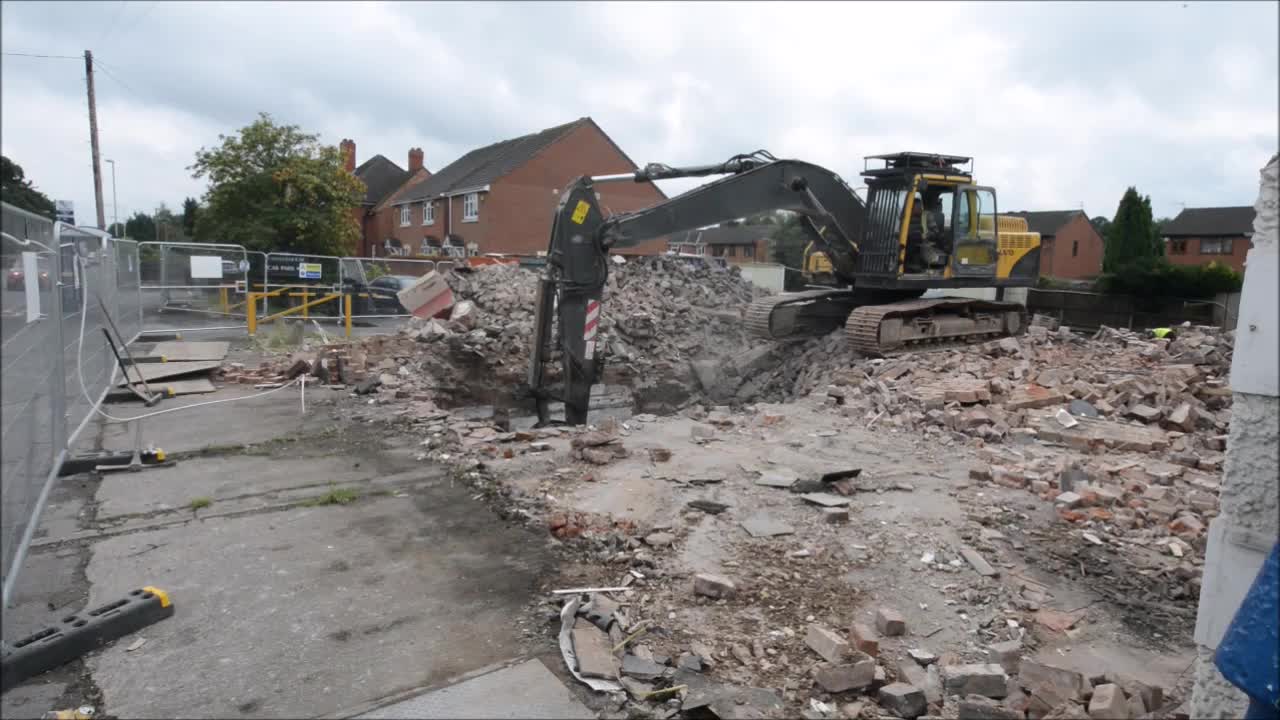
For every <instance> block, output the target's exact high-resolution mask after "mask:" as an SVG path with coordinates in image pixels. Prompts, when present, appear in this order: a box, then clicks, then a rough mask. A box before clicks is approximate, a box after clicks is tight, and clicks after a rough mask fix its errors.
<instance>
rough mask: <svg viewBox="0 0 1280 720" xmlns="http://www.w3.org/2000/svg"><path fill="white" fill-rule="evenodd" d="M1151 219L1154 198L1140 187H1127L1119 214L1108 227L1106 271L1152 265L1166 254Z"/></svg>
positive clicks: (1104, 267)
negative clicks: (1139, 189)
mask: <svg viewBox="0 0 1280 720" xmlns="http://www.w3.org/2000/svg"><path fill="white" fill-rule="evenodd" d="M1159 246H1160V243H1159V236H1158V235H1157V234H1156V227H1155V224H1154V223H1153V222H1152V220H1151V198H1150V197H1147V196H1143V195H1140V194H1138V190H1137V189H1136V188H1133V187H1130V188H1129V189H1128V190H1125V193H1124V197H1122V198H1120V205H1119V207H1117V208H1116V216H1115V218H1114V219H1113V220H1112V221H1111V226H1110V227H1108V228H1107V236H1106V243H1105V248H1104V249H1103V255H1102V270H1103V272H1109V273H1113V272H1119V271H1120V270H1121V269H1122V268H1125V267H1129V266H1141V265H1150V264H1151V263H1152V261H1154V260H1155V259H1156V258H1159V257H1161V256H1163V255H1164V252H1163V248H1161V247H1159Z"/></svg>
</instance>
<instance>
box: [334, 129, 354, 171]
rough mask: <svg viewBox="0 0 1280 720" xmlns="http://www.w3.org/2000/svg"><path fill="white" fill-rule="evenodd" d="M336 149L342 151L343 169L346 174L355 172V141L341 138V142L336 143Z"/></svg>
mask: <svg viewBox="0 0 1280 720" xmlns="http://www.w3.org/2000/svg"><path fill="white" fill-rule="evenodd" d="M338 149H339V150H341V151H342V165H343V167H345V168H346V169H347V172H349V173H353V172H355V171H356V141H355V140H350V139H347V138H343V139H342V142H340V143H338Z"/></svg>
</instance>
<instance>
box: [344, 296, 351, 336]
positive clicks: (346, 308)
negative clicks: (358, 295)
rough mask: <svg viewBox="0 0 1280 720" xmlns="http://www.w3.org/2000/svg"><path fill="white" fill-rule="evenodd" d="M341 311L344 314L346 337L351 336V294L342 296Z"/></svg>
mask: <svg viewBox="0 0 1280 720" xmlns="http://www.w3.org/2000/svg"><path fill="white" fill-rule="evenodd" d="M342 305H343V313H344V314H345V315H346V325H347V337H348V338H350V337H351V295H350V294H347V295H343V296H342Z"/></svg>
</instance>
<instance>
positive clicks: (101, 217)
mask: <svg viewBox="0 0 1280 720" xmlns="http://www.w3.org/2000/svg"><path fill="white" fill-rule="evenodd" d="M84 76H85V80H86V81H87V82H88V85H89V144H90V146H91V147H92V148H93V199H94V201H95V202H96V203H97V205H98V229H99V230H106V229H107V215H106V212H105V211H104V210H103V208H102V163H101V162H100V161H99V159H98V103H97V101H96V99H95V98H94V94H93V53H92V52H90V51H88V50H85V51H84Z"/></svg>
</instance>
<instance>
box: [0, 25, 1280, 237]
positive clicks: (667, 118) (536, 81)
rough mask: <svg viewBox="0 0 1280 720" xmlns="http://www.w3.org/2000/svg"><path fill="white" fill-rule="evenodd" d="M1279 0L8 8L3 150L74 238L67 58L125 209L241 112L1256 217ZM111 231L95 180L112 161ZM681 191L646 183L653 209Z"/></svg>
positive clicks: (181, 171)
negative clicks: (746, 157)
mask: <svg viewBox="0 0 1280 720" xmlns="http://www.w3.org/2000/svg"><path fill="white" fill-rule="evenodd" d="M1277 8H1278V4H1277V3H1275V2H1257V3H1218V2H1185V3H1184V2H1171V3H1167V2H1142V3H1134V4H1121V3H1110V2H1107V3H1102V2H1099V3H1080V4H1075V3H1030V4H1025V5H1024V4H1014V3H992V4H973V5H970V4H963V3H952V2H947V3H941V4H926V3H917V2H904V3H889V4H876V3H835V2H823V3H816V4H801V3H786V4H783V3H778V4H773V3H763V2H744V3H732V2H719V3H707V4H693V3H683V2H681V3H669V4H650V3H640V2H629V3H617V4H605V3H580V4H575V3H555V4H539V3H532V2H530V3H526V2H521V3H510V4H505V3H474V4H473V3H461V2H449V3H442V4H433V3H404V4H374V3H363V2H362V3H337V2H326V3H316V4H310V3H295V2H280V3H267V2H253V3H243V4H242V3H232V2H217V3H197V2H181V3H176V2H154V1H144V2H121V3H117V2H93V3H71V2H50V3H42V2H3V3H0V28H2V30H0V33H2V34H0V40H2V43H3V51H4V52H5V53H6V54H5V55H4V56H3V57H2V58H0V59H2V60H3V65H2V68H3V70H2V75H0V93H2V97H0V107H2V115H0V120H2V122H3V125H0V145H2V147H3V152H4V154H5V155H6V156H8V157H10V158H11V159H13V160H14V161H16V162H17V163H19V164H20V165H22V166H23V168H24V169H25V170H26V172H27V175H28V177H29V178H31V179H33V180H34V181H35V182H36V183H37V185H38V186H39V188H40V189H41V190H43V191H44V192H45V193H47V194H48V195H49V196H50V197H52V198H55V199H69V200H72V201H74V203H75V208H76V218H77V221H78V222H79V223H82V224H91V223H92V222H93V218H94V209H93V176H92V170H91V163H90V152H89V140H88V136H89V133H88V121H87V117H88V114H87V109H86V103H85V92H84V64H83V62H80V61H76V60H66V59H44V58H29V57H18V56H13V55H9V54H8V53H15V52H20V53H39V54H52V55H81V54H82V53H83V51H84V50H85V49H86V48H87V49H90V50H92V51H93V53H94V56H95V58H96V60H97V61H98V66H99V68H100V70H101V72H99V73H98V74H97V94H98V124H99V128H100V133H101V146H102V155H103V157H104V158H112V159H114V160H115V161H116V162H117V183H118V191H119V203H120V216H121V218H122V219H123V218H124V216H126V215H127V214H128V213H130V212H132V211H134V210H149V209H151V208H154V207H155V206H156V204H157V203H159V202H162V201H163V202H166V203H168V204H169V205H170V207H174V208H176V207H177V206H179V205H180V204H181V201H182V199H183V197H184V196H187V195H192V196H199V195H200V194H201V193H202V192H203V187H202V184H201V183H199V182H198V181H196V180H193V179H192V178H191V177H190V173H189V172H188V171H187V170H186V168H187V166H188V165H190V164H191V162H192V160H193V155H194V153H195V151H196V150H197V149H199V148H200V147H201V146H211V145H214V144H216V143H217V141H218V138H217V136H218V134H219V133H229V132H232V131H234V130H236V129H238V128H240V127H242V126H244V125H245V124H247V123H249V122H251V121H252V120H253V118H254V116H255V114H256V113H257V112H258V111H268V112H270V113H272V114H273V115H274V116H275V117H276V118H277V119H278V120H281V121H286V122H290V123H295V124H298V125H301V126H302V127H303V128H304V129H306V130H309V131H313V132H316V133H319V134H320V136H321V137H322V139H323V140H324V141H326V142H329V143H333V144H336V143H337V142H338V141H339V140H340V139H341V138H343V137H351V138H354V139H355V141H356V145H357V156H358V157H357V160H358V161H363V160H365V159H367V158H368V157H370V156H372V155H373V154H376V153H381V154H383V155H386V156H387V157H389V158H391V159H392V160H394V161H396V162H397V163H399V164H400V165H401V166H404V165H405V164H406V154H407V151H408V149H409V148H410V147H412V146H421V147H422V148H423V149H424V150H425V157H426V164H427V167H428V169H431V170H438V169H439V168H441V167H443V166H444V165H446V164H448V163H449V162H450V161H452V160H454V159H456V158H457V157H459V156H460V155H462V154H463V153H465V152H466V151H467V150H469V149H471V148H474V147H477V146H481V145H485V144H488V143H491V142H495V141H497V140H501V139H505V138H509V137H515V136H518V135H523V134H525V133H529V132H533V131H536V130H539V129H541V128H544V127H549V126H552V125H557V124H560V123H562V122H567V121H569V120H573V119H575V118H578V117H581V116H584V115H589V116H591V117H592V118H594V119H595V120H596V122H597V123H599V124H600V126H601V127H602V128H603V129H604V130H605V132H607V133H609V134H610V136H612V137H613V139H614V140H615V141H616V142H617V143H618V144H619V145H620V146H621V147H622V148H623V150H625V151H626V152H627V153H628V154H629V155H630V156H631V157H632V159H633V160H635V161H636V162H637V163H639V164H641V165H643V164H645V163H647V162H652V161H661V162H665V163H668V164H672V165H678V164H702V163H708V162H715V161H719V160H722V159H724V158H726V157H728V156H730V155H732V154H734V153H738V152H749V151H752V150H755V149H757V148H765V149H768V150H770V151H772V152H773V153H774V154H775V155H778V156H780V157H788V156H789V157H795V158H800V159H803V160H806V161H810V162H814V163H817V164H820V165H824V166H826V167H829V168H831V169H832V170H834V171H836V172H838V173H840V174H841V175H843V176H845V178H846V179H847V180H849V181H850V183H851V184H853V185H855V186H856V185H860V184H861V181H859V180H858V179H857V173H858V171H859V170H861V169H862V156H864V155H870V154H876V153H883V152H890V151H897V150H907V149H911V150H922V151H934V152H946V153H957V154H963V155H972V156H974V157H975V158H976V171H977V175H978V179H979V181H980V182H982V183H984V184H992V185H995V186H996V187H997V188H998V190H999V197H1000V207H1001V209H1002V210H1060V209H1069V208H1078V207H1081V205H1083V208H1084V209H1085V211H1086V212H1088V213H1089V214H1090V216H1096V215H1106V216H1108V217H1110V216H1112V215H1113V214H1114V213H1115V209H1116V204H1117V202H1118V201H1119V198H1120V196H1121V194H1122V193H1123V192H1124V189H1125V187H1127V186H1128V185H1136V186H1137V187H1138V189H1139V190H1140V191H1141V192H1143V193H1145V194H1149V195H1151V197H1152V202H1153V205H1154V208H1155V211H1156V214H1157V216H1164V215H1168V216H1172V215H1176V214H1177V212H1178V211H1179V210H1180V208H1181V207H1182V206H1183V205H1185V206H1187V207H1199V206H1211V205H1251V204H1253V202H1254V200H1255V199H1256V196H1257V186H1258V170H1259V168H1261V167H1262V166H1263V165H1264V164H1265V163H1266V162H1267V160H1268V159H1269V158H1270V157H1271V155H1272V154H1273V153H1275V152H1276V150H1277V146H1278V144H1280V142H1278V137H1277V136H1278V130H1277V123H1278V122H1280V121H1278V119H1277V102H1278V98H1277V87H1278V86H1280V78H1278V70H1277V68H1280V58H1278V57H1277V27H1278V24H1280V17H1278V10H1277ZM103 170H104V174H105V183H104V188H105V193H104V197H105V202H106V215H107V220H108V222H110V220H111V215H112V209H111V178H110V166H109V165H106V164H104V165H103ZM693 184H696V183H694V182H691V181H670V182H666V183H663V184H662V185H663V188H664V189H665V190H666V191H667V192H668V193H672V194H674V193H676V192H681V191H683V190H685V189H687V188H689V187H691V186H692V185H693Z"/></svg>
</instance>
